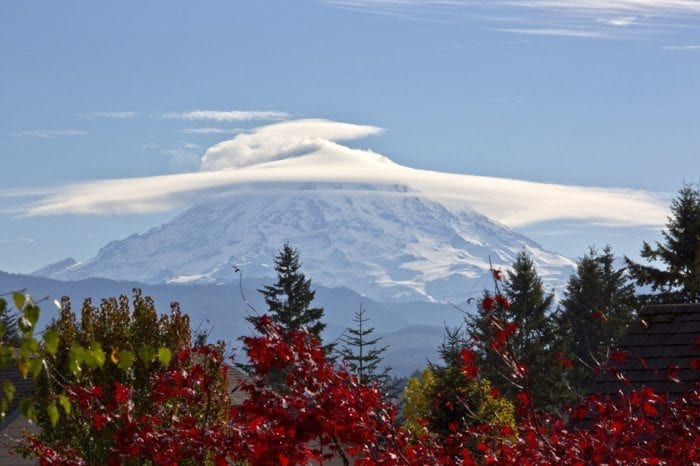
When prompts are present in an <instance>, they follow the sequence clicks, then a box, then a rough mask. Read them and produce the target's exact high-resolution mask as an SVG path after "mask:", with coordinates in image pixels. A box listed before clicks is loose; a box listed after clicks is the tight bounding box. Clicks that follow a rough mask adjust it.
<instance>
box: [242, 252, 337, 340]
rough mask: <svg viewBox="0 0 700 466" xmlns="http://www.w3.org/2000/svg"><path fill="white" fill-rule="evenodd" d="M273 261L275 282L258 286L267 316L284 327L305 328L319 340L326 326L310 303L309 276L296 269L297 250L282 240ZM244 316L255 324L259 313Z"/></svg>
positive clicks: (320, 309)
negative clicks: (282, 243)
mask: <svg viewBox="0 0 700 466" xmlns="http://www.w3.org/2000/svg"><path fill="white" fill-rule="evenodd" d="M274 261H275V271H276V272H277V282H276V283H275V284H274V285H266V286H264V287H263V288H262V289H259V290H258V291H259V292H260V293H261V294H262V295H263V297H264V298H265V304H267V307H268V309H269V314H270V318H271V319H272V321H273V322H275V323H276V324H278V325H279V326H280V327H282V329H284V330H288V331H294V330H300V329H302V328H306V330H308V331H309V332H310V333H311V334H313V335H314V336H316V337H317V338H318V339H319V340H320V339H321V331H323V329H324V328H325V327H326V324H325V323H323V322H321V318H322V317H323V308H322V307H311V302H312V301H313V300H314V297H315V295H316V292H315V291H314V290H312V289H311V280H310V279H307V278H306V276H304V274H303V273H301V272H300V271H299V269H300V268H301V263H300V262H299V251H297V250H296V249H295V248H293V247H292V246H290V244H289V243H285V244H284V246H283V247H282V250H281V251H280V252H279V254H278V255H277V256H276V257H275V259H274ZM247 319H248V321H249V322H250V323H252V324H253V325H256V326H257V324H258V323H259V322H260V316H250V317H248V318H247Z"/></svg>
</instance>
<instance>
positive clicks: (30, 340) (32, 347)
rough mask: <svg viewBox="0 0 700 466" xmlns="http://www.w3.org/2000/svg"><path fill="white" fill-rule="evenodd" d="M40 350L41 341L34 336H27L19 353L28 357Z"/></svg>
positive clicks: (20, 346) (21, 344)
mask: <svg viewBox="0 0 700 466" xmlns="http://www.w3.org/2000/svg"><path fill="white" fill-rule="evenodd" d="M38 352H39V342H38V341H37V339H36V338H34V337H25V338H23V339H22V343H20V345H19V354H20V356H22V357H24V358H28V357H29V356H32V355H34V354H37V353H38Z"/></svg>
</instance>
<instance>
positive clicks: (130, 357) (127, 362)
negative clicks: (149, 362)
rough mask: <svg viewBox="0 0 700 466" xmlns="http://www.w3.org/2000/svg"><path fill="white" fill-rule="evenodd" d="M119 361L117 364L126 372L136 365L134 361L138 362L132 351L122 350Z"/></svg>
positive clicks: (118, 356) (118, 357)
mask: <svg viewBox="0 0 700 466" xmlns="http://www.w3.org/2000/svg"><path fill="white" fill-rule="evenodd" d="M117 360H118V361H119V362H118V363H117V367H119V369H121V370H123V371H125V370H127V369H129V368H130V367H131V366H132V365H133V364H134V361H136V356H134V353H132V352H131V351H127V350H121V351H120V352H119V353H117Z"/></svg>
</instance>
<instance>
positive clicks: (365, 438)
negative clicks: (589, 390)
mask: <svg viewBox="0 0 700 466" xmlns="http://www.w3.org/2000/svg"><path fill="white" fill-rule="evenodd" d="M495 324H497V325H498V326H499V327H498V328H500V331H499V332H496V334H495V336H494V342H492V347H493V348H494V349H495V350H496V351H500V352H501V353H502V354H503V355H504V357H505V358H510V359H508V360H509V361H510V362H511V363H512V364H511V366H512V370H513V371H514V373H515V374H516V375H517V373H518V372H520V376H521V377H522V374H524V373H525V372H526V371H527V368H526V367H524V366H523V365H522V364H521V363H520V362H519V361H517V360H515V359H514V358H512V355H510V354H509V353H508V346H509V344H508V343H509V342H508V339H509V338H511V337H512V336H513V334H514V333H515V331H516V328H515V327H514V326H513V325H512V324H510V323H507V322H499V321H495ZM260 330H261V332H262V335H261V336H257V337H250V338H246V339H244V345H245V349H246V351H247V353H248V357H249V360H250V363H251V365H252V368H253V376H252V378H250V379H249V380H247V379H245V380H243V381H242V382H241V383H240V384H239V386H238V387H237V388H238V390H242V391H243V392H245V393H246V394H247V396H248V398H247V399H246V400H245V401H244V402H243V403H242V404H241V405H239V406H232V407H231V409H230V411H229V413H228V416H226V417H224V418H223V419H222V418H221V417H215V416H209V415H208V407H209V406H210V405H211V403H212V401H213V399H212V397H214V396H217V395H216V394H214V393H212V390H211V387H212V386H215V385H216V382H217V381H220V380H221V377H225V376H226V371H227V368H226V367H227V366H225V365H224V364H222V362H223V361H222V359H221V354H220V352H217V351H213V350H212V349H206V348H204V349H196V350H195V349H192V350H186V351H183V352H181V353H179V354H178V355H177V358H175V361H173V362H172V363H171V366H170V368H169V369H168V370H167V371H165V372H164V373H162V374H159V375H157V376H155V377H154V378H153V379H152V383H151V387H150V395H149V396H150V400H151V401H152V403H150V404H149V406H150V409H149V410H148V411H147V412H143V413H136V412H134V403H133V399H132V398H133V397H134V396H136V394H135V392H134V390H132V389H131V387H128V386H125V385H120V384H115V386H114V387H109V389H107V387H105V388H104V389H103V388H101V387H94V388H89V389H88V388H76V389H74V390H69V391H68V393H70V395H71V398H72V401H73V403H74V406H75V407H76V409H79V410H80V411H81V412H82V413H84V414H85V416H87V417H88V419H91V422H92V424H93V426H94V428H96V429H110V431H111V432H113V433H114V444H113V446H112V453H113V459H112V461H111V464H121V463H126V462H131V463H149V462H150V463H152V464H155V465H172V464H179V463H182V462H184V461H185V460H187V461H188V462H193V463H197V464H200V463H205V462H208V463H213V464H217V465H223V464H227V462H237V463H247V464H255V465H278V464H281V465H288V464H309V463H310V462H319V463H320V462H323V461H325V460H328V459H329V458H330V457H331V456H333V455H341V456H343V455H344V456H346V457H348V458H350V457H352V461H354V464H358V465H376V464H382V465H414V464H415V465H426V464H428V465H433V464H445V465H450V464H461V465H472V464H513V465H516V464H517V465H533V464H567V465H579V464H602V463H606V464H666V465H675V464H678V465H680V464H684V465H685V464H695V463H697V462H699V461H700V457H699V456H698V453H697V452H698V451H699V450H700V440H698V439H700V435H698V434H700V431H699V429H700V428H699V427H698V426H699V423H698V418H699V417H700V396H699V392H698V390H697V389H696V390H693V391H691V392H690V393H687V394H686V395H685V396H684V397H680V398H677V399H674V400H669V399H667V398H666V397H665V396H663V395H662V394H658V393H655V392H654V391H653V390H651V389H642V390H639V391H633V392H631V393H629V394H626V395H622V394H620V395H619V396H617V397H614V398H604V397H600V396H591V397H589V398H588V399H586V400H585V402H584V403H582V404H581V405H580V406H576V407H573V408H571V409H570V410H569V411H568V417H569V418H570V419H571V420H572V422H571V423H569V424H566V423H565V422H564V421H563V420H560V419H554V418H551V417H548V416H545V415H543V414H541V413H539V412H537V411H536V409H535V408H534V407H533V406H532V403H531V399H532V397H531V396H530V394H528V393H527V392H523V393H520V394H519V395H518V396H517V401H518V415H519V417H518V421H517V426H516V427H515V429H513V428H511V427H508V426H505V427H503V426H499V427H494V426H491V425H483V424H482V425H479V424H477V425H471V426H469V427H464V426H462V425H459V424H453V425H450V426H448V429H447V430H448V433H447V435H444V436H434V435H429V434H425V435H420V436H419V437H417V438H416V437H415V435H416V434H415V433H414V434H412V433H410V432H408V431H406V430H405V429H403V428H400V427H396V426H395V424H396V415H397V410H396V408H395V407H394V406H393V405H392V404H390V403H387V402H385V401H384V400H382V397H381V396H380V393H379V391H378V390H377V388H376V387H367V386H363V385H361V384H360V383H358V381H357V379H356V378H355V377H354V376H352V375H351V374H349V373H347V372H346V371H345V370H342V369H339V368H337V367H336V366H334V365H333V364H332V363H331V362H329V361H328V360H327V359H326V357H325V354H324V351H323V348H322V347H321V345H320V343H319V341H318V340H317V339H315V338H314V337H313V336H311V335H310V334H308V333H306V332H289V333H285V332H282V331H281V330H280V329H279V328H277V327H276V326H275V325H274V324H273V323H272V322H271V321H270V320H264V319H263V320H262V323H261V329H260ZM460 356H461V358H462V361H463V363H464V367H465V370H464V373H465V376H466V377H470V378H476V377H478V366H477V365H476V362H477V357H476V355H475V354H474V352H473V351H472V350H469V349H466V350H463V351H462V352H461V353H460ZM613 357H614V358H616V360H619V359H622V356H619V355H613ZM557 359H558V361H559V363H560V364H562V365H563V366H565V367H570V365H571V361H569V360H568V359H566V358H565V357H563V356H560V357H558V358H557ZM271 375H274V376H275V377H281V381H282V382H281V384H280V385H281V386H280V387H278V388H277V389H272V388H270V387H269V386H268V384H267V383H266V380H268V378H269V377H270V376H271ZM491 395H492V396H494V397H498V396H499V394H498V391H497V390H492V392H491ZM29 448H30V449H31V450H33V451H34V452H35V453H36V454H37V455H39V456H40V458H41V463H42V464H74V465H82V464H86V461H85V460H84V459H83V458H80V457H79V455H78V454H77V453H76V452H74V451H60V450H55V449H52V448H50V447H48V446H47V445H45V444H42V443H41V442H40V441H38V440H37V439H36V438H30V439H29Z"/></svg>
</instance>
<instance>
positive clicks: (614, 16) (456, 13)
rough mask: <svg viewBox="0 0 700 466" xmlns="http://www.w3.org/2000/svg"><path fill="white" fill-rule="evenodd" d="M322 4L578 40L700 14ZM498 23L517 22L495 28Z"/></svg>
mask: <svg viewBox="0 0 700 466" xmlns="http://www.w3.org/2000/svg"><path fill="white" fill-rule="evenodd" d="M326 3H328V4H331V5H334V6H337V7H340V8H345V9H350V10H355V11H360V12H366V13H378V14H386V15H393V16H398V17H404V18H411V19H416V20H428V21H430V20H440V21H448V22H454V21H465V20H467V21H469V20H472V21H478V22H480V23H482V24H485V25H486V27H487V28H489V29H494V30H498V31H503V32H511V33H518V34H530V35H548V36H566V37H580V38H609V37H618V36H620V35H622V34H627V33H632V32H635V33H640V32H647V33H651V32H659V31H668V30H672V29H674V28H676V27H681V25H683V24H684V22H685V21H687V20H688V19H689V18H691V17H692V16H700V1H696V0H488V1H487V0H326ZM503 22H510V23H514V24H519V25H517V26H513V27H499V26H498V24H499V23H503ZM489 23H491V24H490V25H489Z"/></svg>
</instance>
